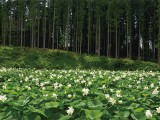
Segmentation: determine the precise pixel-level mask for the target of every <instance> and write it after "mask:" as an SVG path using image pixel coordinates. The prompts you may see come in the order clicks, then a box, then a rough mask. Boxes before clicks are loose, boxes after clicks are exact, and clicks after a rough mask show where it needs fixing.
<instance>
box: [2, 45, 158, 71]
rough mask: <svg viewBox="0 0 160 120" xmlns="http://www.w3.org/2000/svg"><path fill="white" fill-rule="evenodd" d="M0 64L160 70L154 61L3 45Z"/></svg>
mask: <svg viewBox="0 0 160 120" xmlns="http://www.w3.org/2000/svg"><path fill="white" fill-rule="evenodd" d="M0 66H1V67H16V68H36V69H102V70H149V71H150V70H153V71H156V70H160V66H159V65H158V64H156V63H152V62H143V61H133V60H129V59H113V58H107V57H98V56H88V55H84V54H83V55H80V54H76V53H73V52H66V51H60V50H51V49H37V48H34V49H31V48H25V47H23V48H20V47H1V48H0Z"/></svg>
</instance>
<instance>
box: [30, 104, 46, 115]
mask: <svg viewBox="0 0 160 120" xmlns="http://www.w3.org/2000/svg"><path fill="white" fill-rule="evenodd" d="M29 110H30V111H31V112H33V113H39V114H41V115H43V116H45V117H47V116H46V115H45V112H44V110H41V109H35V108H34V107H33V106H30V107H29Z"/></svg>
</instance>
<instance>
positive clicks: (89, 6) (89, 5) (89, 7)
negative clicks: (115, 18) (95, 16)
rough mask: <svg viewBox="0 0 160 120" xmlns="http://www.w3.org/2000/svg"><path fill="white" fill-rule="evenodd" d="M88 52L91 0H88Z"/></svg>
mask: <svg viewBox="0 0 160 120" xmlns="http://www.w3.org/2000/svg"><path fill="white" fill-rule="evenodd" d="M88 11H89V12H88V48H87V49H88V50H87V52H88V54H89V53H90V42H91V0H89V1H88Z"/></svg>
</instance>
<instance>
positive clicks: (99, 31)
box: [98, 17, 101, 56]
mask: <svg viewBox="0 0 160 120" xmlns="http://www.w3.org/2000/svg"><path fill="white" fill-rule="evenodd" d="M98 26H99V27H98V56H100V54H101V19H100V17H99V25H98Z"/></svg>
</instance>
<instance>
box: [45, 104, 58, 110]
mask: <svg viewBox="0 0 160 120" xmlns="http://www.w3.org/2000/svg"><path fill="white" fill-rule="evenodd" d="M58 106H59V102H47V103H45V107H46V108H47V109H49V108H57V107H58Z"/></svg>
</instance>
